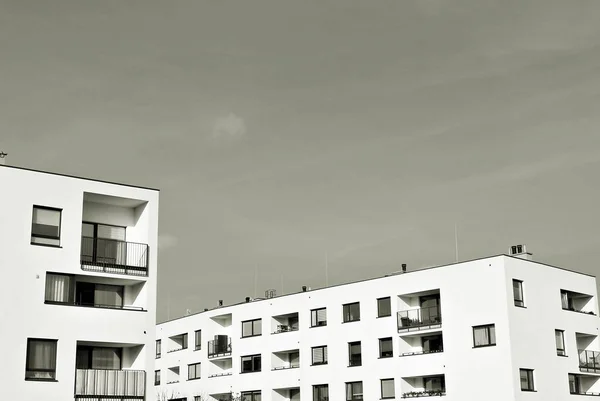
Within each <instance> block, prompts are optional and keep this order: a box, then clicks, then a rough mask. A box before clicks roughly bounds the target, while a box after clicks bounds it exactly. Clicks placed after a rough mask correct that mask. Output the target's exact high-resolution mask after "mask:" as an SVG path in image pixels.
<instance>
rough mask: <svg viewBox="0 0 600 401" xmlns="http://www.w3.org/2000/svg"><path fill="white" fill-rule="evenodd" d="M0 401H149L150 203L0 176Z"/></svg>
mask: <svg viewBox="0 0 600 401" xmlns="http://www.w3.org/2000/svg"><path fill="white" fill-rule="evenodd" d="M0 188H1V190H0V191H1V192H0V205H1V207H0V244H2V245H1V250H0V271H2V272H3V275H4V278H5V279H4V284H5V290H4V291H2V292H1V293H0V315H1V316H0V322H1V323H0V338H1V339H2V343H3V344H4V345H5V349H4V353H3V363H2V364H0V378H1V382H2V383H3V389H2V398H3V399H7V400H46V401H65V400H88V401H101V400H104V401H117V400H118V401H125V400H151V401H152V400H154V395H155V391H154V383H153V381H152V373H151V372H152V370H153V367H154V357H155V354H154V338H155V329H156V317H155V316H156V284H157V280H156V279H157V233H158V197H159V196H158V195H159V193H158V191H157V190H153V189H145V188H138V187H132V186H126V185H121V184H113V183H106V182H100V181H94V180H88V179H83V178H77V177H71V176H64V175H58V174H52V173H46V172H41V171H34V170H28V169H22V168H16V167H9V166H3V165H0Z"/></svg>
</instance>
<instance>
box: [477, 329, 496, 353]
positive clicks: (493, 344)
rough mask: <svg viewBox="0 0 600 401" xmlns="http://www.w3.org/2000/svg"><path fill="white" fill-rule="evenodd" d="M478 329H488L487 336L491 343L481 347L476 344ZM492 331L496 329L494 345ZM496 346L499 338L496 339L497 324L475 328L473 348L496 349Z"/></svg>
mask: <svg viewBox="0 0 600 401" xmlns="http://www.w3.org/2000/svg"><path fill="white" fill-rule="evenodd" d="M476 329H487V336H488V339H489V343H487V344H480V345H477V344H476V342H475V341H476V339H475V330H476ZM491 329H494V342H493V343H492V333H491ZM496 344H497V338H496V324H495V323H490V324H482V325H478V326H473V348H484V347H494V346H496Z"/></svg>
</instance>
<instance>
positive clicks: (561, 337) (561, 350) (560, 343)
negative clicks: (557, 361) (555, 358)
mask: <svg viewBox="0 0 600 401" xmlns="http://www.w3.org/2000/svg"><path fill="white" fill-rule="evenodd" d="M554 338H555V339H556V355H560V356H566V355H567V353H566V352H565V332H564V331H563V330H554Z"/></svg>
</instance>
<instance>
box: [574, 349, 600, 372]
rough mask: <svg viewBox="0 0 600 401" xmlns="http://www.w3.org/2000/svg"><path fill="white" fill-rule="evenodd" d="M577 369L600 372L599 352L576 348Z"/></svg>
mask: <svg viewBox="0 0 600 401" xmlns="http://www.w3.org/2000/svg"><path fill="white" fill-rule="evenodd" d="M578 352H579V370H580V371H582V372H586V373H600V352H599V351H586V350H578Z"/></svg>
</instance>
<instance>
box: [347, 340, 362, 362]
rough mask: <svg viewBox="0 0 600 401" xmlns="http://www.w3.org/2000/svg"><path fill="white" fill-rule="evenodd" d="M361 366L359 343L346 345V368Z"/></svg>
mask: <svg viewBox="0 0 600 401" xmlns="http://www.w3.org/2000/svg"><path fill="white" fill-rule="evenodd" d="M361 365H362V351H361V346H360V341H355V342H352V343H348V366H361Z"/></svg>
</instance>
